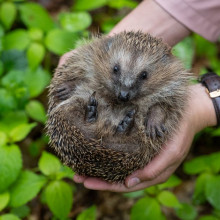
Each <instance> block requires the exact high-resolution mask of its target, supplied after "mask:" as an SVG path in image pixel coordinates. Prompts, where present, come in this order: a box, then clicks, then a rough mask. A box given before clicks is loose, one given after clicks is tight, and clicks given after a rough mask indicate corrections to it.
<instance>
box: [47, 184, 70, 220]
mask: <svg viewBox="0 0 220 220" xmlns="http://www.w3.org/2000/svg"><path fill="white" fill-rule="evenodd" d="M45 195H46V201H47V204H48V206H49V208H50V210H51V211H52V213H53V214H54V215H55V216H56V217H58V218H60V219H64V218H66V217H67V215H68V214H69V212H70V210H71V207H72V203H73V196H72V190H71V187H70V186H69V185H68V184H67V183H65V182H63V181H60V180H59V181H58V180H57V181H53V182H51V183H50V184H49V185H48V186H47V187H46V189H45Z"/></svg>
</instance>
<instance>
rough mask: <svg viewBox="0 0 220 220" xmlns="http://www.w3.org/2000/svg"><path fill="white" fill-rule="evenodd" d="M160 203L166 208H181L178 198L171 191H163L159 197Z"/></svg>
mask: <svg viewBox="0 0 220 220" xmlns="http://www.w3.org/2000/svg"><path fill="white" fill-rule="evenodd" d="M157 198H158V200H159V201H160V203H161V204H162V205H164V206H166V207H172V208H176V207H180V203H179V201H178V200H177V198H176V196H175V195H174V194H173V193H172V192H170V191H162V192H161V193H160V194H159V195H158V196H157Z"/></svg>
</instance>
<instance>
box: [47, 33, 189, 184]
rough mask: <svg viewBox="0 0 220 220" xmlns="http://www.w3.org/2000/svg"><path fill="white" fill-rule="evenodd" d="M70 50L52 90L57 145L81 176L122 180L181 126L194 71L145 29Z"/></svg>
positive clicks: (51, 127) (51, 121) (51, 124)
mask: <svg viewBox="0 0 220 220" xmlns="http://www.w3.org/2000/svg"><path fill="white" fill-rule="evenodd" d="M71 53H72V54H71V56H70V57H69V58H68V59H67V60H66V62H65V63H64V64H63V65H62V66H60V67H58V68H57V69H56V71H55V74H54V77H53V79H52V82H51V84H50V87H49V109H48V116H49V117H48V122H47V131H48V135H49V137H50V144H51V146H52V147H53V148H54V149H55V151H56V153H57V154H58V155H59V157H60V158H61V159H62V161H63V162H64V163H65V164H66V165H68V166H69V167H71V168H72V169H73V170H74V171H75V172H76V173H78V174H79V175H83V176H93V177H99V178H102V179H104V180H106V181H110V182H123V181H124V179H125V178H126V177H127V176H128V175H129V174H131V173H132V172H133V171H135V170H137V169H139V168H143V167H144V166H145V165H146V164H147V163H148V162H149V161H150V160H151V159H152V158H153V157H154V156H155V155H156V154H157V153H158V152H159V151H160V150H161V147H162V145H163V144H164V143H165V142H166V141H167V140H168V139H169V138H171V136H172V135H173V134H174V133H175V131H176V130H177V129H178V123H179V121H180V120H181V118H182V117H183V115H184V113H185V111H186V102H187V98H188V86H189V81H190V78H191V74H190V73H188V72H187V71H186V70H185V69H184V68H183V66H182V64H181V62H180V61H178V60H177V59H176V58H175V57H174V56H173V55H172V54H171V48H170V47H169V46H168V45H166V44H164V43H163V42H162V40H160V39H157V38H155V37H152V36H151V35H150V34H144V33H142V32H140V31H139V32H122V33H119V34H116V35H114V36H102V37H99V38H95V39H94V40H93V41H92V42H90V43H89V44H86V45H84V46H82V47H80V48H78V49H77V50H75V51H72V52H71Z"/></svg>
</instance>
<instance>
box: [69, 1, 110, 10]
mask: <svg viewBox="0 0 220 220" xmlns="http://www.w3.org/2000/svg"><path fill="white" fill-rule="evenodd" d="M107 2H108V1H107V0H93V1H90V0H76V1H75V4H74V7H73V10H78V11H87V10H94V9H97V8H100V7H102V6H104V5H106V4H107Z"/></svg>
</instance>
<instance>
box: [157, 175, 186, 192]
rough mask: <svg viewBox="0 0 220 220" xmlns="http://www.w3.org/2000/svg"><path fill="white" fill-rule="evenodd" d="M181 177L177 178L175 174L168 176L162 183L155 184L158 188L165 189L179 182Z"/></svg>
mask: <svg viewBox="0 0 220 220" xmlns="http://www.w3.org/2000/svg"><path fill="white" fill-rule="evenodd" d="M181 182H182V181H181V179H180V178H178V177H177V176H175V175H172V176H170V178H169V179H168V180H167V181H166V182H165V183H162V184H159V185H157V186H158V188H159V189H166V188H172V187H176V186H178V185H179V184H180V183H181Z"/></svg>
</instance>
